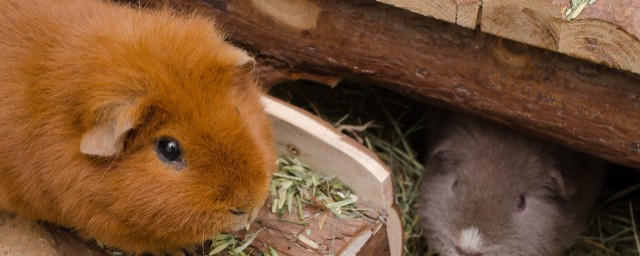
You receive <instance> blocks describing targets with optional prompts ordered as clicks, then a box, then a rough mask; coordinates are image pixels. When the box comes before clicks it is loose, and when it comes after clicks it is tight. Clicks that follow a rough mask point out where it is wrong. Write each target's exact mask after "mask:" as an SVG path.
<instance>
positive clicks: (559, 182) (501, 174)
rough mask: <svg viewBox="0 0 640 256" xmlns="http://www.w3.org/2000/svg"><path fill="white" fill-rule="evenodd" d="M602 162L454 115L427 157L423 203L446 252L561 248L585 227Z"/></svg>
mask: <svg viewBox="0 0 640 256" xmlns="http://www.w3.org/2000/svg"><path fill="white" fill-rule="evenodd" d="M604 166H605V164H604V162H602V161H600V160H597V159H594V158H591V157H588V156H585V155H582V154H580V153H577V152H572V151H570V150H567V149H563V148H560V147H558V146H552V145H549V144H547V143H544V142H541V141H537V140H534V139H532V138H528V137H524V136H522V135H518V134H516V133H514V132H510V131H507V130H505V129H501V128H497V127H494V126H491V125H489V124H484V123H480V122H476V121H471V120H457V123H456V124H455V125H453V126H451V127H449V129H448V130H447V132H446V134H445V135H444V136H443V139H441V140H440V141H439V142H438V143H437V144H436V146H435V147H434V149H433V151H432V152H431V154H430V158H429V160H428V162H427V167H426V172H425V176H424V177H423V182H422V184H421V188H420V190H421V195H422V199H421V203H422V208H421V209H420V210H419V214H420V217H421V218H422V226H423V227H424V228H425V234H426V237H427V241H428V243H429V245H430V246H431V247H433V248H434V249H435V250H436V251H438V252H439V253H440V255H442V256H518V255H522V256H547V255H554V256H555V255H560V254H561V253H562V251H563V250H565V249H566V248H567V247H569V246H570V245H571V244H572V243H573V241H574V239H575V238H576V237H577V236H578V235H579V234H580V233H581V232H582V231H584V229H585V228H586V225H587V222H588V218H589V216H590V214H591V211H592V208H593V207H594V204H595V201H596V198H597V195H598V191H599V188H600V187H601V180H602V177H603V173H604V172H603V170H604Z"/></svg>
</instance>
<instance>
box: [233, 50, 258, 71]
mask: <svg viewBox="0 0 640 256" xmlns="http://www.w3.org/2000/svg"><path fill="white" fill-rule="evenodd" d="M234 49H235V50H234V51H233V54H234V55H235V60H236V62H235V66H236V67H237V68H238V70H239V71H240V72H241V73H250V72H253V70H254V69H255V67H256V60H255V59H254V58H253V57H251V56H249V54H248V53H247V52H245V51H244V50H241V49H239V48H234Z"/></svg>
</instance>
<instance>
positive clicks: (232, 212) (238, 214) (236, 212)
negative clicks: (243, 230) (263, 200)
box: [229, 209, 247, 216]
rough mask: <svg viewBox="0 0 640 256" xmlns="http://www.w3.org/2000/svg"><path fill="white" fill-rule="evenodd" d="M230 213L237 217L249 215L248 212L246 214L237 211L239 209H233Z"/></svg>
mask: <svg viewBox="0 0 640 256" xmlns="http://www.w3.org/2000/svg"><path fill="white" fill-rule="evenodd" d="M229 212H230V213H231V214H233V215H237V216H242V215H245V214H247V212H246V211H242V210H237V209H231V210H229Z"/></svg>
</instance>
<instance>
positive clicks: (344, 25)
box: [147, 0, 640, 167]
mask: <svg viewBox="0 0 640 256" xmlns="http://www.w3.org/2000/svg"><path fill="white" fill-rule="evenodd" d="M158 1H160V2H163V3H166V2H165V1H162V0H147V2H155V3H158ZM281 1H283V0H281ZM179 4H180V5H182V6H183V7H184V8H197V9H199V10H200V11H202V12H204V13H209V14H211V15H213V16H215V17H216V18H217V19H219V20H220V21H221V22H222V23H223V24H225V25H226V26H225V27H226V28H227V29H228V30H229V35H230V38H231V39H232V40H233V41H235V42H238V43H239V44H241V45H243V46H245V47H246V48H247V49H249V50H250V51H251V52H253V53H254V54H255V55H256V56H257V59H258V61H259V62H260V64H261V65H260V66H262V68H264V67H268V68H264V69H265V70H269V69H271V70H277V71H274V72H268V73H270V74H278V75H277V76H278V77H277V79H275V78H272V79H270V81H277V80H282V79H287V78H289V77H292V74H300V73H308V74H317V75H322V76H329V75H334V76H344V77H349V78H353V79H359V80H362V81H365V82H371V83H375V84H379V85H382V86H386V87H387V88H390V89H393V90H396V91H399V92H402V93H406V94H407V95H411V96H412V97H416V98H419V99H422V100H424V101H425V102H428V103H431V104H437V105H441V106H445V107H449V108H452V109H457V110H459V111H463V112H470V113H474V114H476V115H479V116H483V117H485V118H488V119H491V120H494V121H496V122H498V123H501V124H503V125H506V126H510V127H512V128H515V129H518V130H520V131H522V132H525V133H529V134H532V135H535V136H538V137H541V138H543V139H547V140H551V141H554V142H557V143H559V144H563V145H565V146H567V147H570V148H573V149H576V150H580V151H583V152H587V153H591V154H594V155H596V156H600V157H602V158H604V159H607V160H610V161H612V162H616V163H620V164H625V165H629V166H634V167H640V137H638V130H639V128H640V102H639V100H638V99H640V86H638V85H640V76H638V75H633V74H625V73H622V72H619V71H617V70H612V69H608V68H605V67H602V66H599V65H595V64H592V63H588V62H584V61H579V60H576V59H573V58H569V57H566V56H564V55H561V54H557V53H553V52H549V51H544V50H541V49H537V48H534V47H528V46H526V45H524V44H518V43H514V42H511V41H506V40H503V39H500V38H496V37H493V36H489V35H487V34H484V33H477V32H474V31H470V30H468V29H465V28H461V27H458V26H452V25H449V24H447V23H443V22H438V21H436V20H433V19H429V18H424V17H422V16H421V15H418V14H414V13H411V12H409V11H406V10H402V9H398V8H393V7H388V8H383V7H381V5H379V4H372V3H371V2H370V1H367V0H353V1H338V0H316V1H315V2H314V5H316V6H317V7H319V8H320V9H321V10H322V11H321V12H320V15H319V16H318V22H317V24H318V25H317V27H316V28H314V29H308V30H300V29H295V27H294V26H292V25H289V24H283V23H282V22H276V21H274V19H275V18H273V17H271V16H270V15H269V14H268V13H266V12H264V11H262V10H259V9H256V8H255V5H253V4H252V3H251V2H250V1H248V0H236V1H231V2H220V1H214V0H205V1H199V0H188V1H187V0H185V1H179Z"/></svg>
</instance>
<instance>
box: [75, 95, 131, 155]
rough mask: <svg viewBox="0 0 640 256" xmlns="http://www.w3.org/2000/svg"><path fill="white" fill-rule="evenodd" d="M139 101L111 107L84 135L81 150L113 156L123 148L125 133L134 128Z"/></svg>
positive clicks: (89, 153) (84, 152)
mask: <svg viewBox="0 0 640 256" xmlns="http://www.w3.org/2000/svg"><path fill="white" fill-rule="evenodd" d="M136 116H137V103H136V102H128V103H124V104H120V105H118V106H115V107H112V108H110V109H109V110H108V111H106V113H105V114H103V115H102V118H100V120H99V121H98V122H97V123H96V124H95V125H94V126H93V127H92V128H91V129H89V130H88V131H86V132H85V133H84V134H83V135H82V140H81V142H80V152H82V153H83V154H87V155H92V156H103V157H108V156H113V155H116V154H117V153H119V152H120V151H121V150H122V146H123V143H124V141H123V137H124V135H125V134H126V133H127V132H128V131H130V130H131V129H133V128H134V126H135V122H136Z"/></svg>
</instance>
